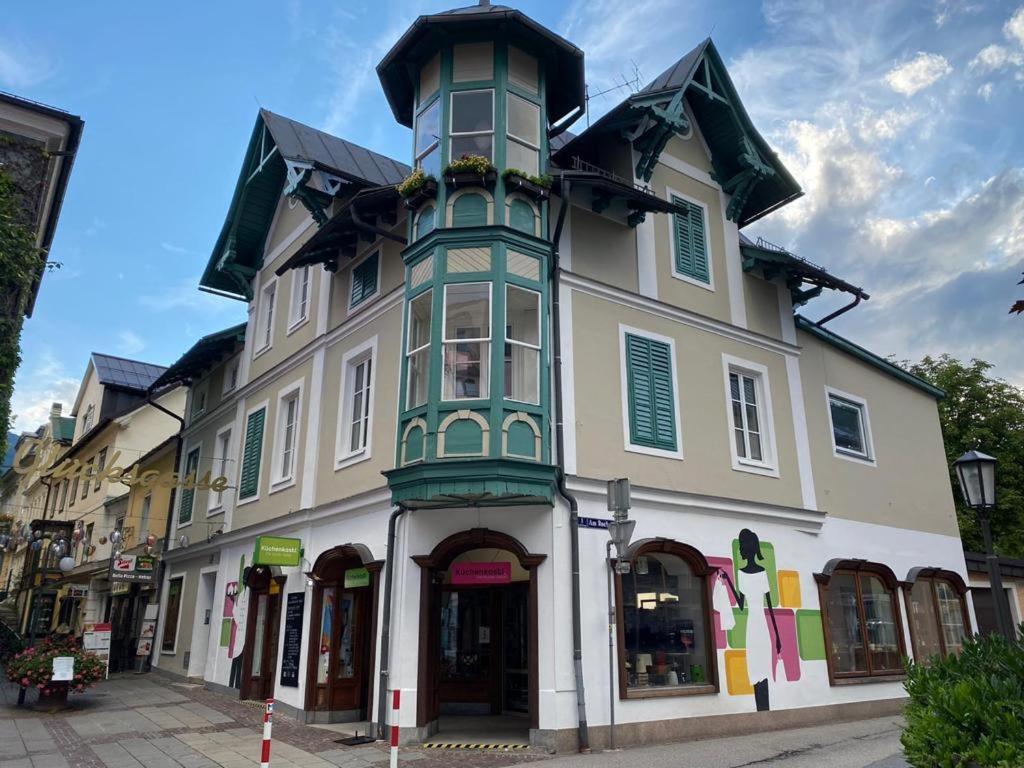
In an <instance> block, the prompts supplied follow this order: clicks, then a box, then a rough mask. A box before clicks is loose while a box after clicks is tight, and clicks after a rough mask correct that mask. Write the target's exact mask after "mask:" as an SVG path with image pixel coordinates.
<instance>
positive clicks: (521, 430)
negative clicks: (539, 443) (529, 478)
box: [508, 421, 536, 456]
mask: <svg viewBox="0 0 1024 768" xmlns="http://www.w3.org/2000/svg"><path fill="white" fill-rule="evenodd" d="M535 443H536V436H535V435H534V434H533V430H532V429H531V428H530V425H529V424H527V423H526V422H523V421H513V422H512V423H511V424H509V426H508V453H509V455H510V456H533V455H534V453H536V450H535V448H534V445H535Z"/></svg>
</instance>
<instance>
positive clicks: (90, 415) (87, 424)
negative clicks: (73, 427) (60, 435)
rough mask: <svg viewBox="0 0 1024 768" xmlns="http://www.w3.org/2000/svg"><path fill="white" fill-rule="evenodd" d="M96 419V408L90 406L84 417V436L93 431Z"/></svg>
mask: <svg viewBox="0 0 1024 768" xmlns="http://www.w3.org/2000/svg"><path fill="white" fill-rule="evenodd" d="M95 418H96V406H94V405H90V406H89V407H88V408H86V409H85V416H84V417H82V434H83V435H84V434H85V433H86V432H88V431H89V430H90V429H92V424H93V421H94V420H95Z"/></svg>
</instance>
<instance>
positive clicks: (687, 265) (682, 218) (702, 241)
mask: <svg viewBox="0 0 1024 768" xmlns="http://www.w3.org/2000/svg"><path fill="white" fill-rule="evenodd" d="M672 202H673V203H675V204H676V205H679V206H682V207H683V208H685V209H686V211H687V213H686V214H681V213H675V214H673V215H672V218H673V222H674V224H675V227H674V229H675V256H676V271H677V272H679V273H680V274H682V275H686V276H687V277H692V278H693V279H694V280H700V281H701V282H702V283H709V282H711V273H710V271H709V269H708V241H707V223H706V222H705V221H704V209H703V208H702V207H700V206H699V205H697V204H696V203H691V202H690V201H688V200H683V199H682V198H681V197H676V196H675V195H673V196H672Z"/></svg>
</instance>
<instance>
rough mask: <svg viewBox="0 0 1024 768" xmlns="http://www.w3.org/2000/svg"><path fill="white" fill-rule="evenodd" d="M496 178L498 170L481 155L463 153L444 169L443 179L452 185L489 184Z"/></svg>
mask: <svg viewBox="0 0 1024 768" xmlns="http://www.w3.org/2000/svg"><path fill="white" fill-rule="evenodd" d="M496 178H498V170H497V169H496V168H495V167H494V164H493V163H492V162H491V161H490V160H489V159H488V158H486V157H484V156H483V155H463V156H462V157H460V158H458V159H457V160H452V161H451V162H450V163H448V167H447V168H445V169H444V180H445V182H447V183H448V184H450V185H451V186H453V187H472V186H476V187H479V186H490V185H491V184H493V183H494V180H495V179H496Z"/></svg>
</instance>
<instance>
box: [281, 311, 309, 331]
mask: <svg viewBox="0 0 1024 768" xmlns="http://www.w3.org/2000/svg"><path fill="white" fill-rule="evenodd" d="M307 323H309V315H308V314H307V315H306V316H305V317H300V318H299V319H298V320H296V321H295V322H294V323H292V324H291V325H289V326H288V330H287V331H285V334H284V335H285V336H291V335H292V334H293V333H295V332H296V331H297V330H299V328H301V327H302V326H304V325H306V324H307Z"/></svg>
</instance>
